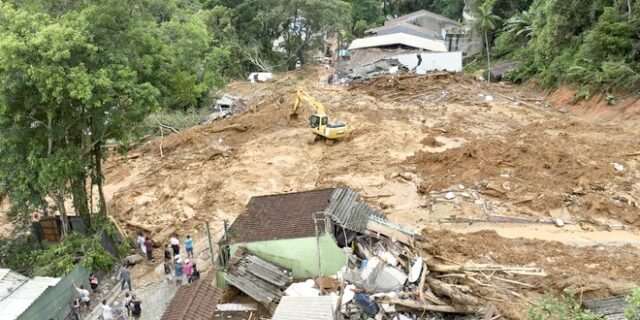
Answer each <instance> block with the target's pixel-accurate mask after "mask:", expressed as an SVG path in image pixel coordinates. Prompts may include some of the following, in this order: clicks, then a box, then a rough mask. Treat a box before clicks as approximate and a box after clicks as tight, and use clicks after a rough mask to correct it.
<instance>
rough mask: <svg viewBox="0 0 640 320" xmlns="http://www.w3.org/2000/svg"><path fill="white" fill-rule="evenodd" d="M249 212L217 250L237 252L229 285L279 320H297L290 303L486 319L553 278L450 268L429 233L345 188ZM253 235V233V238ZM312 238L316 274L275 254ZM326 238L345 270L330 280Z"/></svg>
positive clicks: (270, 202) (531, 271)
mask: <svg viewBox="0 0 640 320" xmlns="http://www.w3.org/2000/svg"><path fill="white" fill-rule="evenodd" d="M327 202H328V203H327ZM304 204H306V206H304ZM301 205H302V207H301ZM247 208H248V211H247V212H246V213H244V214H243V215H241V216H240V217H239V218H238V219H237V220H236V222H234V224H232V225H231V227H230V228H229V230H228V233H227V234H228V237H225V238H224V239H223V240H221V242H220V244H221V246H222V247H221V250H222V252H225V251H231V252H234V251H233V250H235V252H234V253H233V254H232V257H230V259H229V262H228V263H226V266H225V265H224V262H222V261H221V263H222V266H221V268H222V269H223V270H225V271H224V278H225V279H226V282H227V283H228V285H230V286H232V287H235V288H236V289H238V290H239V291H241V292H243V293H245V294H246V295H247V296H249V297H251V298H253V299H254V300H255V301H256V302H259V303H261V304H262V305H263V306H264V307H265V308H266V309H267V310H270V311H271V312H275V314H276V315H278V317H277V318H278V319H280V318H282V319H286V318H284V315H285V314H290V313H292V312H293V311H292V310H289V309H292V308H294V306H293V305H292V303H290V302H291V301H298V302H299V303H309V304H310V305H309V308H312V306H313V307H318V308H324V307H322V305H323V304H326V303H327V301H333V305H334V308H333V309H332V310H335V314H334V315H332V317H330V318H327V319H361V318H362V316H367V317H374V318H375V319H391V318H394V317H400V318H403V317H404V318H403V319H415V318H416V316H417V315H419V314H424V313H425V312H431V313H454V314H473V315H484V314H486V313H487V312H494V311H488V310H487V309H486V305H487V302H489V301H490V299H492V298H494V299H502V300H505V299H513V298H522V296H521V294H520V293H518V288H535V287H536V285H534V284H532V283H535V282H534V281H536V280H535V278H537V277H546V276H547V274H546V272H545V271H544V270H543V269H541V268H539V267H537V266H532V265H527V266H518V265H502V264H498V263H474V262H473V261H464V262H461V263H458V262H455V261H453V260H449V259H447V258H445V257H443V256H442V255H440V254H439V253H438V250H437V249H435V247H434V246H433V245H432V244H431V243H430V240H429V238H428V237H429V234H425V236H426V237H425V236H422V235H418V234H415V233H413V232H411V231H408V230H407V229H405V228H403V227H401V226H397V225H394V224H392V223H390V222H389V221H388V220H387V218H386V216H385V215H384V213H382V212H380V211H378V210H376V209H373V208H371V207H369V206H368V205H367V204H365V203H362V202H360V200H359V196H358V194H357V193H356V192H354V191H352V190H350V189H346V188H336V189H323V190H312V191H306V192H297V193H291V194H282V195H270V196H262V197H254V198H252V200H251V201H250V202H249V204H248V205H247ZM317 212H322V213H323V214H324V222H323V223H321V225H323V226H324V227H323V228H322V230H324V231H323V232H322V233H324V234H321V233H319V232H320V231H319V230H318V229H315V231H314V225H312V224H310V222H312V221H317V216H316V213H317ZM285 217H286V220H285ZM258 220H259V221H258ZM285 221H286V222H285ZM251 226H253V227H252V228H250V227H251ZM265 226H269V228H266V227H265ZM272 229H275V230H280V231H279V232H278V233H277V234H276V233H274V230H272ZM249 230H251V232H253V233H252V234H250V235H247V232H249ZM240 231H244V232H243V233H241V232H240ZM287 233H290V236H287ZM294 233H295V234H294ZM314 233H315V238H316V240H315V241H316V242H317V243H318V247H317V248H316V250H317V256H314V258H316V259H317V262H315V263H317V266H318V267H317V269H316V270H309V269H306V268H313V266H314V264H315V263H314V262H313V261H312V262H311V263H309V261H308V260H307V259H306V258H302V257H300V258H297V257H298V255H291V254H290V253H284V252H280V254H277V253H274V252H273V251H270V249H269V248H270V247H272V246H274V243H273V241H279V242H278V243H277V244H276V245H275V246H277V247H281V246H282V245H283V242H282V241H286V242H285V243H288V244H289V245H290V246H291V247H292V249H291V251H295V250H296V249H294V248H295V247H296V246H299V245H300V244H301V243H308V242H307V240H305V239H313V238H310V236H311V235H313V234H314ZM326 235H329V236H330V239H332V241H334V244H333V246H337V247H339V249H338V248H336V249H337V250H340V251H341V252H343V253H344V263H343V264H342V268H341V269H339V270H338V269H337V268H336V269H334V270H338V271H337V272H335V274H330V275H328V274H323V270H328V269H327V268H324V269H323V268H322V265H323V264H324V263H326V264H330V265H332V264H333V263H332V260H335V259H336V256H331V255H330V254H329V251H327V250H321V248H320V242H321V241H322V240H321V238H323V237H324V236H326ZM325 247H326V246H325ZM252 248H253V249H252ZM252 250H255V251H252ZM313 250H314V249H312V248H309V249H307V250H306V252H305V254H307V255H309V254H310V252H309V251H313ZM311 254H312V255H311V256H313V253H311ZM259 255H261V256H262V257H258V256H259ZM300 255H302V253H300ZM323 257H324V258H323ZM312 259H313V258H312ZM338 259H339V256H338ZM222 260H224V258H223V259H222ZM303 260H304V261H303ZM300 266H307V267H305V268H304V269H302V270H301V269H300ZM291 269H293V270H291ZM296 275H297V277H296ZM301 275H312V276H311V277H303V278H301ZM294 278H296V281H297V282H294ZM314 297H315V298H317V299H311V298H314ZM327 297H331V298H332V299H333V300H328V299H327ZM287 298H309V299H298V300H287ZM283 301H284V302H286V303H284V304H282V302H283ZM298 307H299V308H302V310H305V309H306V308H305V307H304V306H298ZM281 308H287V310H289V311H286V312H285V311H283V310H281ZM491 310H494V309H491ZM294 313H295V312H294ZM274 318H275V316H274ZM323 319H325V318H323Z"/></svg>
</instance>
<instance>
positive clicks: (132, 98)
mask: <svg viewBox="0 0 640 320" xmlns="http://www.w3.org/2000/svg"><path fill="white" fill-rule="evenodd" d="M130 5H134V4H130ZM134 11H135V10H133V8H132V7H128V6H127V5H123V4H122V3H120V2H118V1H106V2H97V3H95V4H93V3H91V4H88V5H86V6H85V7H84V8H83V9H81V10H80V11H73V12H67V13H64V14H62V15H60V16H58V17H51V16H49V15H48V14H45V13H37V12H36V13H31V12H29V11H27V10H22V9H20V8H13V7H12V6H11V5H8V4H3V5H2V13H1V16H0V19H1V20H2V23H0V26H1V27H0V34H1V38H2V40H0V58H1V59H2V65H1V66H0V84H1V85H2V87H1V88H0V125H1V126H2V130H3V132H2V134H0V145H3V146H5V147H7V148H6V149H4V148H3V149H2V151H0V152H2V153H3V154H2V155H3V156H4V155H6V156H8V157H9V158H10V159H11V160H4V159H3V160H2V161H3V165H2V166H0V178H1V179H2V181H4V182H5V188H6V189H8V191H9V193H10V197H11V200H12V202H13V203H14V204H15V205H16V208H22V209H25V211H26V210H29V209H31V208H34V207H36V206H38V205H41V204H42V203H43V202H44V199H45V197H46V196H48V197H50V198H51V199H52V200H53V201H54V202H55V204H56V207H57V209H58V210H59V211H60V214H61V217H62V221H63V224H62V229H63V232H64V233H65V234H66V233H67V231H68V221H67V218H66V212H67V209H66V207H65V199H66V198H67V197H68V196H69V194H70V193H72V194H73V200H74V206H75V207H76V212H78V213H80V214H83V215H86V214H88V210H79V208H80V207H81V206H86V205H87V200H88V197H87V192H86V188H85V184H84V181H86V176H87V174H88V173H89V172H90V170H95V172H96V173H95V174H94V175H93V176H94V177H97V179H96V180H97V181H98V183H101V175H102V173H101V172H100V171H101V170H100V162H101V161H102V152H103V150H102V146H103V145H104V141H106V139H109V138H113V139H117V140H121V141H122V140H124V141H126V140H127V139H129V138H131V137H132V135H133V134H134V131H132V130H131V128H132V127H135V124H137V123H138V122H139V121H141V120H142V119H143V118H144V117H145V116H146V115H147V114H148V113H149V112H150V111H152V110H154V109H155V108H156V107H157V106H158V96H159V91H158V89H157V88H156V87H154V85H152V84H151V83H150V81H156V82H157V81H159V79H158V76H157V69H156V68H154V65H155V66H157V65H158V64H159V63H158V62H159V61H160V60H161V56H160V54H161V53H162V50H157V49H158V46H157V44H158V39H157V38H155V33H147V32H148V28H149V27H152V26H154V24H150V23H149V22H151V21H149V20H145V19H142V17H141V16H139V15H136V14H133V12H134ZM143 33H144V35H143ZM17 75H19V76H17ZM12 133H13V134H12ZM15 133H22V134H20V135H16V134H15ZM6 150H8V151H6ZM11 151H18V152H15V153H12V152H11ZM3 158H4V157H3ZM96 168H97V170H96ZM27 173H30V174H31V175H27ZM74 182H75V184H74ZM78 182H79V183H78ZM94 182H95V181H94ZM74 185H75V187H77V188H76V189H75V190H72V189H73V186H74ZM31 191H35V196H28V195H25V193H27V192H31ZM101 203H102V205H101V208H100V211H101V212H103V213H104V210H105V208H104V201H103V199H102V201H101ZM83 211H84V213H83ZM83 218H85V219H86V220H87V222H88V223H90V217H88V216H83Z"/></svg>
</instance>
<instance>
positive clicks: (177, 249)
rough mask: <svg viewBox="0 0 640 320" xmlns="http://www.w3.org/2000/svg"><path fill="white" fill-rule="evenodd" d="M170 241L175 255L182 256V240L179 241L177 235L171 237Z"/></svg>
mask: <svg viewBox="0 0 640 320" xmlns="http://www.w3.org/2000/svg"><path fill="white" fill-rule="evenodd" d="M169 241H170V242H171V249H173V255H174V256H177V255H179V254H180V240H178V236H177V235H175V234H174V235H173V236H171V239H169Z"/></svg>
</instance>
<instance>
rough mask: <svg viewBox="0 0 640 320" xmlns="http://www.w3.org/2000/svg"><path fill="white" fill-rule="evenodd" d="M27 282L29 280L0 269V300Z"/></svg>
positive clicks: (8, 270)
mask: <svg viewBox="0 0 640 320" xmlns="http://www.w3.org/2000/svg"><path fill="white" fill-rule="evenodd" d="M27 280H29V278H27V277H25V276H23V275H21V274H19V273H17V272H13V271H11V270H10V269H0V300H3V299H4V298H5V297H7V296H8V295H10V294H11V292H12V291H13V290H15V289H16V288H17V287H19V286H20V285H21V284H22V283H24V282H26V281H27Z"/></svg>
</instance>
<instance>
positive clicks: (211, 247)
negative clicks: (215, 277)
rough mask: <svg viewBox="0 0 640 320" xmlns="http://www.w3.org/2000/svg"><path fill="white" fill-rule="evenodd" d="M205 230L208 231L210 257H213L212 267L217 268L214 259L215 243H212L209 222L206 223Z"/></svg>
mask: <svg viewBox="0 0 640 320" xmlns="http://www.w3.org/2000/svg"><path fill="white" fill-rule="evenodd" d="M204 228H205V230H206V231H207V238H208V239H209V256H211V267H212V268H215V266H216V262H215V258H214V257H213V242H212V241H211V231H210V230H209V221H205V222H204Z"/></svg>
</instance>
